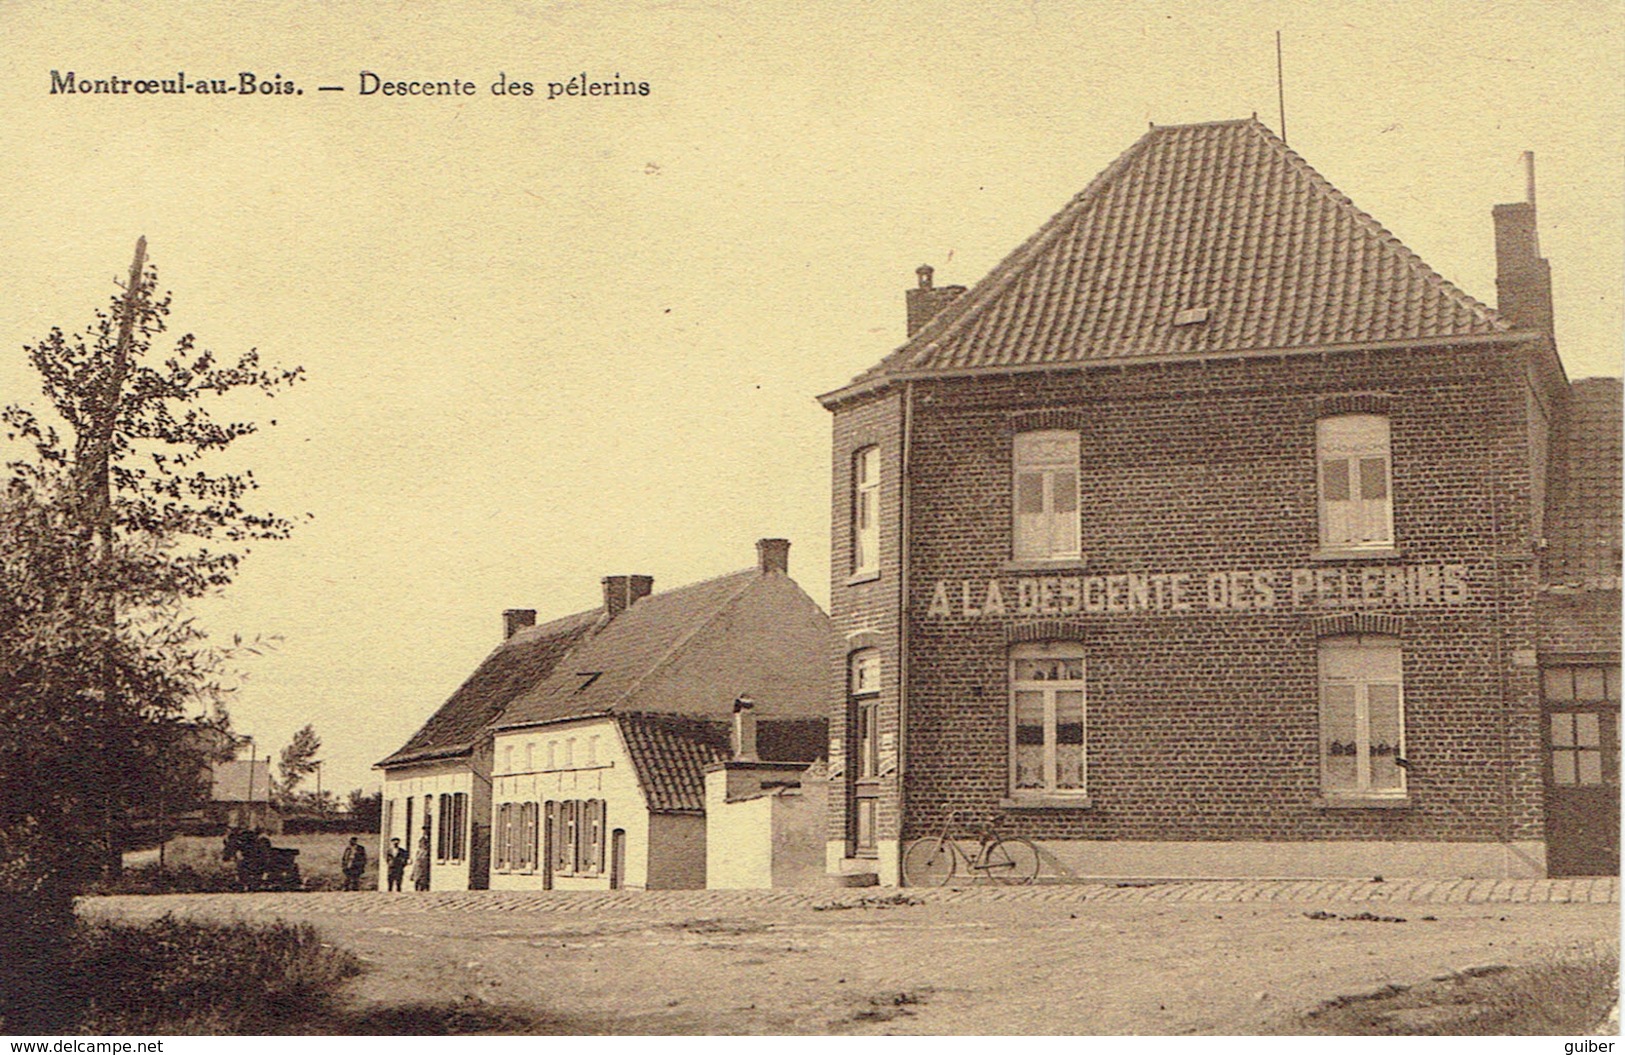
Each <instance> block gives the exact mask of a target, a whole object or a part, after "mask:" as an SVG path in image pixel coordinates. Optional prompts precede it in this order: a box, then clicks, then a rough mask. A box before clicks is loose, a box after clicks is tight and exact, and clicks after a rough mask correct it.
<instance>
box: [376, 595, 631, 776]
mask: <svg viewBox="0 0 1625 1055" xmlns="http://www.w3.org/2000/svg"><path fill="white" fill-rule="evenodd" d="M602 612H603V610H602V609H600V608H595V609H592V610H590V611H586V612H577V613H575V614H574V615H567V616H564V617H563V618H562V619H555V620H553V621H552V622H550V623H544V624H543V625H541V626H534V627H527V628H525V629H522V630H519V631H517V632H516V633H515V634H514V635H513V636H512V637H510V638H508V639H507V640H506V641H504V642H502V644H500V645H498V646H497V647H496V649H495V650H494V651H492V653H491V654H490V655H489V656H487V657H485V660H484V662H482V663H481V664H480V665H479V666H478V667H476V668H475V670H474V673H472V674H470V675H469V676H468V680H466V681H464V682H463V683H462V685H460V686H458V688H457V691H456V692H454V693H452V694H451V696H450V697H449V698H448V699H447V700H446V702H445V703H443V704H441V705H440V709H439V710H437V711H435V712H434V714H433V715H432V716H431V717H430V718H429V720H428V721H427V722H425V723H424V724H423V727H422V728H421V729H419V730H418V731H417V732H416V733H414V734H412V737H411V739H409V740H407V742H406V743H405V744H404V745H403V746H402V747H401V748H400V749H399V750H398V751H396V752H395V753H394V754H392V755H390V756H389V757H388V758H385V759H384V760H383V761H382V762H379V763H378V765H379V766H381V767H384V768H386V769H387V768H389V767H391V766H401V765H408V764H411V763H413V762H425V761H430V760H433V759H439V758H456V757H458V756H461V755H466V754H468V753H469V752H470V751H471V750H473V747H474V743H475V741H476V740H478V738H479V736H480V735H481V732H482V730H484V728H485V727H486V726H487V725H488V724H489V723H490V722H491V720H492V719H494V718H496V717H497V716H498V715H499V714H501V713H502V710H503V708H505V707H506V706H508V704H509V703H510V702H512V700H513V699H514V697H516V696H517V695H519V694H520V693H522V692H524V691H525V690H526V689H529V688H531V687H533V686H534V685H536V684H537V683H539V682H540V681H542V679H544V678H546V677H547V675H548V674H550V673H552V671H553V668H554V666H555V665H556V664H557V663H558V662H559V660H560V659H562V658H563V657H564V656H565V655H566V654H567V653H568V652H569V650H570V648H571V646H572V645H574V644H575V643H576V642H577V641H579V640H580V639H581V638H582V636H583V635H585V634H586V633H587V631H589V630H590V629H592V627H593V625H594V624H595V623H596V622H597V621H598V619H599V617H600V616H601V614H602Z"/></svg>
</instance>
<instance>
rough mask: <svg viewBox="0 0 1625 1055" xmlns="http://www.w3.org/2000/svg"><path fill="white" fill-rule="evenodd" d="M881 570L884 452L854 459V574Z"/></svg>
mask: <svg viewBox="0 0 1625 1055" xmlns="http://www.w3.org/2000/svg"><path fill="white" fill-rule="evenodd" d="M879 570H880V448H879V447H864V448H863V449H862V450H860V451H858V452H857V453H856V454H854V455H853V456H852V572H853V574H854V575H859V574H867V573H870V572H877V571H879Z"/></svg>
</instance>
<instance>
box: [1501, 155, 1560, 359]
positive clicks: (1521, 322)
mask: <svg viewBox="0 0 1625 1055" xmlns="http://www.w3.org/2000/svg"><path fill="white" fill-rule="evenodd" d="M1523 163H1524V173H1525V179H1526V189H1525V192H1524V197H1525V200H1523V201H1520V202H1513V203H1512V204H1510V205H1497V206H1496V207H1495V208H1494V210H1493V215H1494V217H1495V291H1496V310H1497V311H1498V312H1500V314H1501V317H1502V318H1504V319H1506V320H1507V321H1508V322H1510V323H1511V324H1512V325H1513V326H1516V327H1518V328H1519V329H1525V330H1540V331H1542V332H1544V333H1546V334H1547V335H1548V336H1549V335H1550V334H1551V333H1552V267H1551V265H1550V264H1549V263H1547V262H1546V260H1545V259H1544V258H1543V257H1542V256H1541V255H1540V234H1539V232H1538V231H1537V230H1536V224H1535V155H1534V152H1533V151H1529V150H1526V151H1524V154H1523Z"/></svg>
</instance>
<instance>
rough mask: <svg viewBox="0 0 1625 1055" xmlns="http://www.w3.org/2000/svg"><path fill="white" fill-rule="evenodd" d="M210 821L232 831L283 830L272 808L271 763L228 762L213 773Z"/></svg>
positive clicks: (213, 766)
mask: <svg viewBox="0 0 1625 1055" xmlns="http://www.w3.org/2000/svg"><path fill="white" fill-rule="evenodd" d="M205 813H206V816H207V819H208V820H209V821H210V822H212V823H214V824H224V825H226V826H227V827H231V828H265V829H267V830H280V823H279V819H278V817H277V812H276V808H275V807H274V806H272V805H271V760H270V759H268V758H262V759H253V760H245V759H227V760H225V761H220V762H214V763H212V764H211V766H210V770H209V801H208V804H207V806H206V807H205Z"/></svg>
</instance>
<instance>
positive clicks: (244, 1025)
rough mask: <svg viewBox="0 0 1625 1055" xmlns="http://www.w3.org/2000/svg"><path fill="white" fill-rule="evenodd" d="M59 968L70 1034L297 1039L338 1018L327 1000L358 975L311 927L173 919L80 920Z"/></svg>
mask: <svg viewBox="0 0 1625 1055" xmlns="http://www.w3.org/2000/svg"><path fill="white" fill-rule="evenodd" d="M66 967H67V970H66V977H65V979H64V981H65V989H66V990H67V993H68V994H71V998H72V999H73V1000H74V1002H75V1003H76V1004H77V1006H78V1008H79V1011H78V1015H77V1018H78V1021H77V1023H76V1025H77V1029H78V1031H79V1032H84V1033H96V1034H101V1035H104V1036H120V1035H123V1036H127V1035H131V1034H136V1035H140V1034H172V1035H195V1034H210V1033H218V1034H265V1033H304V1032H307V1031H308V1030H309V1025H310V1024H311V1023H314V1022H319V1021H322V1020H324V1019H327V1018H330V1017H332V1016H333V1015H334V1014H335V1013H337V1011H338V1007H337V1005H336V1004H335V1003H334V999H335V997H334V994H336V993H337V992H338V990H339V989H340V987H341V986H342V984H343V983H344V982H345V981H347V980H348V979H350V978H353V977H355V976H356V975H358V974H360V973H361V961H360V960H358V959H357V958H356V957H355V956H354V955H353V954H352V953H350V952H348V951H346V950H343V949H338V948H335V947H333V946H331V945H329V944H327V943H325V942H323V941H322V940H321V939H320V937H319V935H318V934H317V933H316V930H315V928H313V927H311V926H310V925H309V924H303V923H301V924H292V923H282V922H276V923H263V924H259V923H233V924H212V923H194V922H190V921H187V920H177V919H175V918H174V917H172V916H165V917H163V918H162V919H159V920H156V921H154V922H151V923H145V924H139V925H132V924H125V923H114V922H86V923H81V924H80V925H79V926H78V928H77V929H76V930H75V932H74V935H73V938H72V944H71V946H70V948H69V953H68V959H67V965H66Z"/></svg>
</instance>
